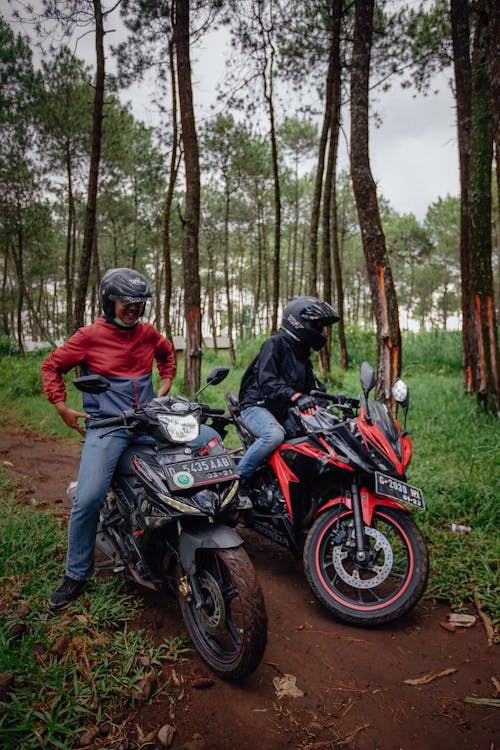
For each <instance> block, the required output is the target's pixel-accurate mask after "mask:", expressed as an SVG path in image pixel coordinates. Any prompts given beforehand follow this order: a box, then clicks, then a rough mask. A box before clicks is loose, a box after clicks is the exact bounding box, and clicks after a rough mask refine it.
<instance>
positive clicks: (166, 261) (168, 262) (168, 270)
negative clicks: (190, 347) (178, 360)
mask: <svg viewBox="0 0 500 750" xmlns="http://www.w3.org/2000/svg"><path fill="white" fill-rule="evenodd" d="M173 26H174V23H173V19H172V27H173ZM168 60H169V67H170V85H171V89H172V153H171V154H170V171H169V175H168V187H167V194H166V196H165V203H164V205H163V266H164V269H165V282H164V292H165V299H164V303H163V322H164V330H165V335H166V336H168V337H169V338H170V337H171V336H172V324H171V322H170V303H171V301H172V259H171V255H170V215H171V212H172V203H173V199H174V190H175V183H176V181H177V173H178V171H179V159H178V156H177V148H178V141H179V133H178V127H177V85H176V80H175V44H174V40H173V39H171V40H170V41H169V44H168Z"/></svg>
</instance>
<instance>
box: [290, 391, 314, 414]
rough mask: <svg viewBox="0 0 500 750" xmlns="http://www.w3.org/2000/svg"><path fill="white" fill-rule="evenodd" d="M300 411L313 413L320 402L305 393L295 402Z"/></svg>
mask: <svg viewBox="0 0 500 750" xmlns="http://www.w3.org/2000/svg"><path fill="white" fill-rule="evenodd" d="M295 403H296V404H297V407H298V409H299V411H305V412H311V411H315V409H316V408H317V406H318V402H317V401H316V399H314V398H313V397H312V396H308V395H307V393H303V394H302V395H301V396H299V397H298V399H297V400H296V402H295Z"/></svg>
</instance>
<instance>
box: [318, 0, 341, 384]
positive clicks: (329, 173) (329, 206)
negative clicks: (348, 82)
mask: <svg viewBox="0 0 500 750" xmlns="http://www.w3.org/2000/svg"><path fill="white" fill-rule="evenodd" d="M341 17H342V2H341V1H340V0H335V1H334V2H333V4H332V35H331V48H330V60H331V62H332V67H333V79H332V82H331V83H332V89H333V90H332V93H331V108H330V128H329V131H330V142H329V148H328V159H327V164H326V173H325V184H324V190H323V235H322V252H321V270H322V276H323V295H322V296H323V299H324V300H325V301H326V302H328V303H329V304H330V305H331V304H332V303H333V283H332V255H333V254H332V248H333V246H334V244H336V242H335V240H334V238H333V234H334V232H336V224H337V222H336V213H337V205H336V192H335V181H336V175H337V155H338V136H339V128H340V108H341V65H340V25H341ZM332 224H333V226H332ZM337 271H340V267H338V268H337ZM331 343H332V329H331V328H328V333H327V343H326V346H325V347H323V348H322V349H321V351H320V352H319V362H320V368H321V372H322V373H323V374H325V373H327V372H330V354H331Z"/></svg>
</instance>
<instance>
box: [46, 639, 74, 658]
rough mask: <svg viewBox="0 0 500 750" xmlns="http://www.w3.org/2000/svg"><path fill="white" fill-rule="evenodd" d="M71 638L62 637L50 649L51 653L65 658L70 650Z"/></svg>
mask: <svg viewBox="0 0 500 750" xmlns="http://www.w3.org/2000/svg"><path fill="white" fill-rule="evenodd" d="M70 643H71V638H70V637H69V636H68V635H61V636H59V638H57V639H56V640H55V641H54V643H53V644H52V646H51V647H50V653H51V654H54V655H55V656H64V654H65V653H66V651H67V650H68V647H69V644H70Z"/></svg>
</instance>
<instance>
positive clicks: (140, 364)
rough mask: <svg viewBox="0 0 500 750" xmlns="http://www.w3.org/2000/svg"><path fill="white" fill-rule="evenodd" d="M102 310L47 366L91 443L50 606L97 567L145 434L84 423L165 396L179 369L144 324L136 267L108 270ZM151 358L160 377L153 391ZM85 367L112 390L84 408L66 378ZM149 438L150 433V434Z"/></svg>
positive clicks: (58, 606) (58, 400)
mask: <svg viewBox="0 0 500 750" xmlns="http://www.w3.org/2000/svg"><path fill="white" fill-rule="evenodd" d="M99 295H100V298H101V303H102V308H103V311H104V314H103V315H102V316H101V317H99V318H98V319H97V320H95V321H94V322H93V323H92V324H91V325H88V326H85V327H84V328H80V329H79V330H78V331H76V333H74V334H73V336H71V337H70V338H69V339H68V341H66V342H65V343H64V344H63V345H62V346H60V347H59V348H57V349H54V351H52V352H51V353H50V354H49V356H48V357H47V358H46V359H45V360H44V362H43V364H42V378H43V388H44V392H45V394H46V395H47V398H48V400H49V401H50V402H51V403H52V404H54V406H55V408H56V409H57V411H58V413H59V414H60V416H61V419H63V421H64V422H65V423H66V424H67V425H68V427H71V428H73V429H75V430H77V431H78V432H80V433H81V434H82V435H85V442H84V446H83V451H82V457H81V461H80V471H79V474H78V483H77V490H76V496H75V500H74V503H73V507H72V510H71V519H70V525H69V530H68V552H67V556H66V575H65V577H64V580H63V582H62V583H61V585H60V586H59V587H58V588H57V589H56V590H55V591H53V592H52V594H51V595H50V597H49V609H50V610H52V611H59V610H63V609H65V608H66V607H67V606H68V605H69V604H70V602H72V601H73V600H74V599H76V597H77V596H79V595H80V593H81V592H82V591H83V589H84V588H85V584H86V581H87V579H88V578H89V576H90V575H91V574H92V571H93V567H94V546H95V539H96V533H97V523H98V519H99V511H100V508H101V505H102V502H103V500H104V498H105V497H106V493H107V491H108V489H109V486H110V483H111V479H112V477H113V474H114V471H115V468H116V465H117V463H118V461H119V458H120V456H121V454H122V453H123V451H124V450H125V449H126V448H127V447H128V446H129V444H130V443H131V442H132V441H134V442H138V441H139V442H140V440H141V438H137V436H135V437H132V436H131V435H129V434H128V433H127V432H126V430H119V431H117V432H113V433H112V434H108V435H104V437H101V436H102V435H103V433H105V432H107V430H106V428H101V429H96V430H88V431H85V430H84V428H83V426H82V425H81V424H80V422H79V421H78V420H80V419H85V420H86V424H87V426H89V423H91V422H92V420H95V419H103V418H104V417H113V416H117V415H119V414H120V413H121V412H122V411H123V410H124V409H127V408H130V406H131V403H132V401H131V397H132V399H133V401H134V403H135V404H136V405H137V406H138V405H139V404H144V403H146V402H147V401H151V399H152V398H154V396H155V395H158V396H165V395H166V394H167V393H168V392H169V390H170V386H171V384H172V379H173V377H174V375H175V371H176V361H175V352H174V348H173V346H172V344H171V342H170V341H168V339H166V338H165V337H164V336H162V335H161V333H159V332H158V331H157V330H156V329H155V328H154V326H152V325H151V324H150V323H143V322H142V321H140V318H141V316H142V315H143V314H144V308H145V305H146V302H147V300H148V299H149V298H150V297H151V287H150V285H149V282H148V281H147V279H146V278H145V277H144V276H142V274H140V273H138V272H137V271H135V270H133V269H130V268H113V269H111V270H110V271H108V272H107V273H105V274H104V276H103V278H102V281H101V284H100V287H99ZM153 360H155V361H156V365H157V368H158V372H159V374H160V378H161V382H160V388H159V390H158V394H155V392H154V390H153ZM76 366H79V367H80V370H81V374H82V375H90V374H98V375H104V376H105V377H106V378H107V379H108V380H109V381H111V384H112V388H113V391H112V392H110V391H106V392H105V393H103V394H86V393H85V394H83V408H84V410H85V411H83V412H80V411H77V410H75V409H71V408H70V407H69V406H68V405H67V403H66V388H65V385H64V381H63V378H62V375H63V374H64V373H67V372H69V370H71V369H73V368H74V367H76ZM144 440H145V441H148V440H149V438H147V437H146V438H144Z"/></svg>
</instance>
